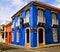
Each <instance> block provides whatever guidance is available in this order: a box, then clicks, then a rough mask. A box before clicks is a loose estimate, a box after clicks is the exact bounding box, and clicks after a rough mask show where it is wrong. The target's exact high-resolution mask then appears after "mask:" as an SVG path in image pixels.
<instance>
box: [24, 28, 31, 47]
mask: <svg viewBox="0 0 60 52" xmlns="http://www.w3.org/2000/svg"><path fill="white" fill-rule="evenodd" d="M27 29H29V43H27V35H26V30H27ZM28 44H29V46H27V45H28ZM25 47H30V28H29V27H28V28H26V29H25Z"/></svg>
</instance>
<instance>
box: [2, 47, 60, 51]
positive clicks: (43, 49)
mask: <svg viewBox="0 0 60 52" xmlns="http://www.w3.org/2000/svg"><path fill="white" fill-rule="evenodd" d="M3 52H60V46H55V47H47V48H38V49H37V48H34V49H29V48H20V49H14V50H8V51H3Z"/></svg>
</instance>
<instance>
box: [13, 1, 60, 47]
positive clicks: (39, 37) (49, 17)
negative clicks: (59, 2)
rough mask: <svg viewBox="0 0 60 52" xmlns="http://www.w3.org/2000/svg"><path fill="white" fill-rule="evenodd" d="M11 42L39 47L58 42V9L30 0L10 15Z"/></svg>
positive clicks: (59, 38) (59, 22) (59, 27)
mask: <svg viewBox="0 0 60 52" xmlns="http://www.w3.org/2000/svg"><path fill="white" fill-rule="evenodd" d="M12 32H13V34H12V44H16V45H20V46H26V47H39V46H44V45H47V44H57V43H60V9H59V8H56V7H54V6H50V5H47V4H44V3H42V2H37V1H32V2H30V3H29V4H27V5H26V6H24V7H23V8H22V9H21V10H19V11H18V12H17V13H16V14H14V15H13V16H12Z"/></svg>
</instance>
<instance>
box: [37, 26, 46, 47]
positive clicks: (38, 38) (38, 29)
mask: <svg viewBox="0 0 60 52" xmlns="http://www.w3.org/2000/svg"><path fill="white" fill-rule="evenodd" d="M39 29H42V30H43V43H42V45H45V29H44V28H43V27H38V28H37V47H39V38H38V36H39V34H38V30H39Z"/></svg>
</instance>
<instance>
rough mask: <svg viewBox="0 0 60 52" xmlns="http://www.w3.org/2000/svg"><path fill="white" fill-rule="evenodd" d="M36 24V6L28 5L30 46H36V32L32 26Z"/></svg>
mask: <svg viewBox="0 0 60 52" xmlns="http://www.w3.org/2000/svg"><path fill="white" fill-rule="evenodd" d="M35 26H37V7H36V6H35V5H31V6H30V27H32V30H31V32H30V44H31V47H36V46H37V33H35V30H34V27H35Z"/></svg>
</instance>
